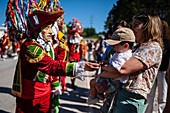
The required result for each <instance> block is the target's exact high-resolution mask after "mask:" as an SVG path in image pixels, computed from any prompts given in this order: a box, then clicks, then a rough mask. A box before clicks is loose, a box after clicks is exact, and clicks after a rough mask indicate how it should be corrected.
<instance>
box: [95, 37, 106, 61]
mask: <svg viewBox="0 0 170 113" xmlns="http://www.w3.org/2000/svg"><path fill="white" fill-rule="evenodd" d="M104 39H105V36H104V35H99V39H98V40H99V46H98V48H97V50H95V54H96V56H97V61H98V62H100V61H102V57H103V54H104V52H105V42H104Z"/></svg>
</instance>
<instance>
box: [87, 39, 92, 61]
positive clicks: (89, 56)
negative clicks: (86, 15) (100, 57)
mask: <svg viewBox="0 0 170 113" xmlns="http://www.w3.org/2000/svg"><path fill="white" fill-rule="evenodd" d="M87 45H88V60H91V55H92V52H93V51H92V40H90V41H89V43H88V44H87Z"/></svg>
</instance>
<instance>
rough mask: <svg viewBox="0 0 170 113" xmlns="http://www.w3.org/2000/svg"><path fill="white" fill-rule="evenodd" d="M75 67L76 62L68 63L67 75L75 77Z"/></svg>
mask: <svg viewBox="0 0 170 113" xmlns="http://www.w3.org/2000/svg"><path fill="white" fill-rule="evenodd" d="M73 69H74V63H67V66H66V73H67V75H69V76H70V77H73V76H74V75H73Z"/></svg>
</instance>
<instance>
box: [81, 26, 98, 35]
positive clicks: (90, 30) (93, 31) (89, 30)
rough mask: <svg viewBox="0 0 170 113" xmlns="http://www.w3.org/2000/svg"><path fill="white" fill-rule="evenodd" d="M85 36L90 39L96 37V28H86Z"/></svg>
mask: <svg viewBox="0 0 170 113" xmlns="http://www.w3.org/2000/svg"><path fill="white" fill-rule="evenodd" d="M83 32H84V33H85V36H86V37H90V36H94V35H96V30H95V29H94V28H84V31H83Z"/></svg>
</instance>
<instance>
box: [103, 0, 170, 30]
mask: <svg viewBox="0 0 170 113" xmlns="http://www.w3.org/2000/svg"><path fill="white" fill-rule="evenodd" d="M140 11H149V12H156V13H157V14H158V15H159V16H160V17H161V19H163V20H165V21H167V22H168V24H169V25H170V2H169V0H118V1H117V5H113V8H112V9H111V10H110V12H109V14H108V17H107V21H106V22H105V29H109V28H110V26H113V25H114V23H115V22H116V21H118V20H120V19H123V20H126V21H127V22H128V23H129V24H131V23H132V17H133V16H134V15H136V14H137V13H139V12H140Z"/></svg>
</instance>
